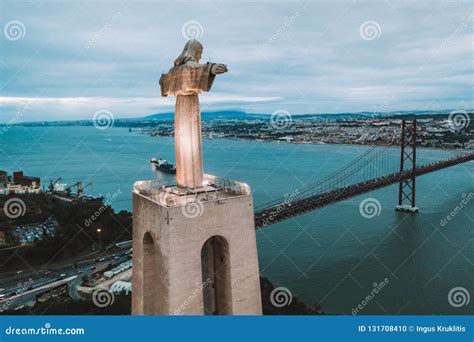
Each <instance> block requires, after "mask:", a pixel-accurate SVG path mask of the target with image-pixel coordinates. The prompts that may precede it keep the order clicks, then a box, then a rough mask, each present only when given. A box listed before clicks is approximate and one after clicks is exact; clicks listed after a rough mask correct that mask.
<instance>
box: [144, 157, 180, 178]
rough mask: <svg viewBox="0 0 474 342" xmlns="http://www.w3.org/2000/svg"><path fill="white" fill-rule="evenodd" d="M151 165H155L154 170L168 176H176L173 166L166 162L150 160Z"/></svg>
mask: <svg viewBox="0 0 474 342" xmlns="http://www.w3.org/2000/svg"><path fill="white" fill-rule="evenodd" d="M150 163H151V164H154V165H155V170H157V171H161V172H164V173H169V174H172V175H174V174H176V167H175V166H174V165H173V164H170V163H168V161H167V160H164V159H158V160H156V159H155V158H152V159H151V161H150Z"/></svg>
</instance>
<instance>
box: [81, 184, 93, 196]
mask: <svg viewBox="0 0 474 342" xmlns="http://www.w3.org/2000/svg"><path fill="white" fill-rule="evenodd" d="M89 186H90V188H91V194H92V182H89V183H87V184H86V185H85V186H84V187H81V193H83V192H84V191H85V190H86V189H87V187H89Z"/></svg>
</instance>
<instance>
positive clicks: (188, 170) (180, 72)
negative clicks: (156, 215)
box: [160, 39, 227, 189]
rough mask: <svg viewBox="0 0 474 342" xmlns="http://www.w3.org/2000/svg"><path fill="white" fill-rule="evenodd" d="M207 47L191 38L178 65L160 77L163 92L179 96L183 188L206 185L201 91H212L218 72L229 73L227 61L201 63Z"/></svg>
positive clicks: (179, 164) (178, 149) (177, 112)
mask: <svg viewBox="0 0 474 342" xmlns="http://www.w3.org/2000/svg"><path fill="white" fill-rule="evenodd" d="M202 51H203V46H202V44H201V43H200V42H198V41H197V40H196V39H191V40H189V41H188V42H187V43H186V45H185V46H184V50H183V52H181V55H179V57H178V58H176V60H175V61H174V67H172V68H171V69H170V71H169V72H168V73H167V74H163V75H162V76H161V78H160V86H161V95H162V96H169V95H171V96H176V109H175V115H174V138H175V151H176V182H177V185H178V186H179V187H182V188H190V189H198V188H202V187H203V166H202V143H201V140H202V138H201V110H200V107H199V96H198V95H199V94H200V93H201V92H203V91H209V90H211V87H212V83H213V82H214V78H215V77H216V75H219V74H223V73H225V72H227V66H226V65H224V64H216V63H206V64H199V61H200V59H201V55H202Z"/></svg>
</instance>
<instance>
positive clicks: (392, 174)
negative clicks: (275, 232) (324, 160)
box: [255, 119, 474, 229]
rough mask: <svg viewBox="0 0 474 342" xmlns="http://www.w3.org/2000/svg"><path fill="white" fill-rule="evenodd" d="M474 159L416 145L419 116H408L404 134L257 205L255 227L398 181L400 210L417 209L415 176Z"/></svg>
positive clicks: (461, 152) (467, 154) (470, 155)
mask: <svg viewBox="0 0 474 342" xmlns="http://www.w3.org/2000/svg"><path fill="white" fill-rule="evenodd" d="M471 160H474V152H473V151H472V150H471V151H466V150H443V149H437V150H436V149H427V148H421V149H420V148H417V122H416V119H404V120H402V123H401V137H400V138H399V139H394V141H392V142H391V143H390V144H387V145H386V146H373V147H371V148H370V149H369V150H367V151H366V152H365V153H363V154H362V155H360V156H359V157H357V158H356V159H354V160H353V161H351V162H350V163H348V164H347V165H345V166H344V167H343V168H341V169H339V170H338V171H336V172H334V173H332V174H331V175H329V176H327V177H325V178H323V179H321V180H320V181H318V182H316V183H314V184H311V185H309V186H306V187H305V188H304V189H301V190H298V191H295V193H293V194H291V195H290V196H288V197H285V198H283V199H278V200H274V201H271V202H268V203H265V204H263V205H261V206H259V207H257V208H256V209H255V227H256V228H257V229H258V228H262V227H266V226H269V225H271V224H275V223H278V222H280V221H283V220H287V219H289V218H292V217H295V216H298V215H302V214H305V213H307V212H310V211H313V210H316V209H319V208H322V207H325V206H328V205H331V204H334V203H337V202H340V201H344V200H347V199H349V198H352V197H356V196H359V195H362V194H364V193H367V192H370V191H373V190H377V189H380V188H383V187H386V186H389V185H393V184H399V191H398V205H397V207H396V208H397V210H400V211H407V212H416V211H418V208H417V207H416V178H417V177H418V176H423V175H425V174H428V173H431V172H435V171H438V170H442V169H445V168H448V167H452V166H455V165H459V164H462V163H466V162H468V161H471Z"/></svg>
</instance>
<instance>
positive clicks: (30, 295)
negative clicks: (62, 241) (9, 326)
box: [0, 250, 130, 312]
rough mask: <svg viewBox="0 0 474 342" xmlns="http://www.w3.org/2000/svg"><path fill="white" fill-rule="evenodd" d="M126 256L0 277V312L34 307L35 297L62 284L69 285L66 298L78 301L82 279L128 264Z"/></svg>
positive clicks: (91, 260) (112, 255) (111, 256)
mask: <svg viewBox="0 0 474 342" xmlns="http://www.w3.org/2000/svg"><path fill="white" fill-rule="evenodd" d="M127 252H128V250H125V251H123V252H119V253H115V254H111V255H108V256H104V257H101V258H95V259H89V260H83V261H80V262H77V263H73V264H69V265H62V266H59V267H53V268H50V269H48V270H45V271H41V272H29V273H27V272H24V273H23V272H21V273H19V274H16V273H13V274H12V273H11V272H10V273H9V275H8V274H2V275H1V279H2V280H1V285H0V312H2V311H6V310H15V309H17V308H20V307H23V306H24V305H27V304H30V303H34V302H35V301H36V298H37V296H38V295H41V294H42V293H44V292H46V291H48V290H50V289H52V288H55V287H57V286H60V285H63V284H68V285H69V295H70V296H71V297H72V298H73V299H76V300H77V299H81V297H80V294H79V293H78V292H77V291H76V289H75V287H76V286H78V285H80V284H81V282H82V278H83V277H84V276H85V275H87V276H90V275H91V274H92V273H94V272H95V271H96V269H97V268H102V267H105V266H107V265H108V264H110V263H112V264H113V265H114V266H115V265H118V264H120V263H122V262H125V261H127V260H128V259H129V258H130V256H129V255H127Z"/></svg>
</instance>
